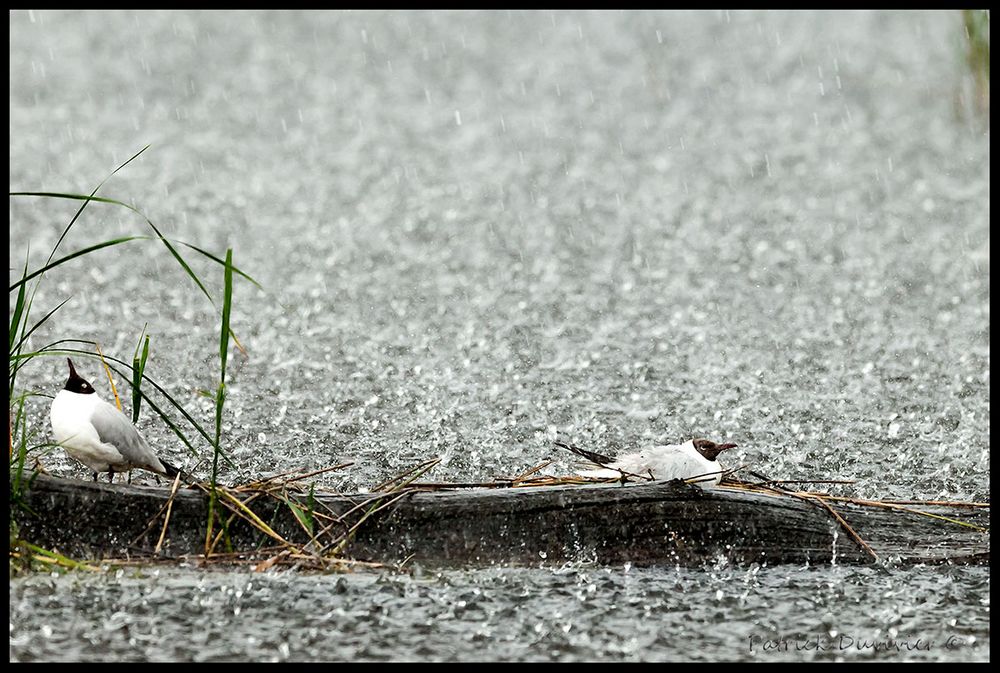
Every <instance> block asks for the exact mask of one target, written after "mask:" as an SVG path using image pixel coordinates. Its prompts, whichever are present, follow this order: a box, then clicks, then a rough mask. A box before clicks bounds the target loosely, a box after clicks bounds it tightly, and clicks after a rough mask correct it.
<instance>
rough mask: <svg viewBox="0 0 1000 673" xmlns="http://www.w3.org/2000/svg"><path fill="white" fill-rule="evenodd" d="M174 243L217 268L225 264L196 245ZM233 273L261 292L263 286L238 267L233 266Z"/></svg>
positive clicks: (182, 242)
mask: <svg viewBox="0 0 1000 673" xmlns="http://www.w3.org/2000/svg"><path fill="white" fill-rule="evenodd" d="M174 242H175V243H177V244H178V245H183V246H185V247H187V248H191V249H192V250H194V251H195V252H197V253H199V254H201V255H204V256H205V257H208V258H209V259H210V260H212V261H213V262H215V263H217V264H218V265H219V266H223V265H225V263H226V261H225V260H224V259H222V258H221V257H216V256H215V255H213V254H212V253H210V252H208V251H207V250H202V249H201V248H199V247H198V246H197V245H192V244H191V243H185V242H184V241H174ZM233 273H235V274H236V275H238V276H243V277H244V278H245V279H247V280H248V281H250V282H251V283H253V284H254V285H256V286H257V287H258V288H259V289H261V290H263V289H264V286H262V285H261V284H260V283H258V282H257V281H256V280H254V279H253V277H251V276H250V275H248V274H246V273H244V272H243V271H241V270H240V268H239V267H236V266H234V267H233Z"/></svg>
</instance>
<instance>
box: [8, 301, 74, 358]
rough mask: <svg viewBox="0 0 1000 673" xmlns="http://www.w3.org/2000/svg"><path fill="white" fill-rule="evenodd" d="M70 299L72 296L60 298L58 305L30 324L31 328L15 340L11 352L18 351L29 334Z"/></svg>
mask: <svg viewBox="0 0 1000 673" xmlns="http://www.w3.org/2000/svg"><path fill="white" fill-rule="evenodd" d="M70 299H72V297H67V298H66V299H63V300H62V301H61V302H59V304H58V305H56V307H55V308H54V309H52V310H51V311H49V312H48V313H46V314H45V316H44V317H43V318H42V319H41V320H39V321H38V322H36V323H35V324H34V325H32V326H31V329H29V330H28V331H27V332H25V333H24V334H23V335H21V338H20V339H19V340H18V342H17V347H16V348H14V349H13V350H12V351H11V353H16V352H19V351H20V350H21V348H22V347H24V342H25V341H27V340H28V337H30V336H31V335H32V333H33V332H34V331H35V330H36V329H38V328H39V327H41V326H42V325H43V324H45V321H46V320H48V319H49V318H51V317H52V316H53V315H55V312H56V311H58V310H59V309H61V308H62V307H63V306H65V305H66V302H68V301H69V300H70Z"/></svg>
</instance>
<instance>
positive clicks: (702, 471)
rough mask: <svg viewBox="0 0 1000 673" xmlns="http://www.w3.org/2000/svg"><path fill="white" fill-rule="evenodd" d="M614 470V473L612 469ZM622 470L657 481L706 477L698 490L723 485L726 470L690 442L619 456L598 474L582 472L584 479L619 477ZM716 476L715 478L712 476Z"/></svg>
mask: <svg viewBox="0 0 1000 673" xmlns="http://www.w3.org/2000/svg"><path fill="white" fill-rule="evenodd" d="M612 468H614V469H612ZM619 470H622V471H624V472H628V473H629V474H636V475H642V476H647V475H648V474H649V473H650V472H652V474H653V478H654V479H657V480H666V481H669V480H671V479H690V478H691V477H703V479H704V481H702V480H699V481H698V482H696V483H697V484H698V485H699V486H714V485H715V484H718V483H719V482H720V481H722V471H723V467H722V465H721V464H719V461H717V460H709V459H707V458H705V456H703V455H701V454H700V453H699V452H698V449H696V448H694V443H693V442H691V441H687V442H684V443H683V444H668V445H661V446H649V447H646V448H645V449H641V450H639V451H636V452H635V453H626V454H624V455H622V456H619V457H618V459H617V460H615V461H614V462H613V463H608V465H607V467H605V468H602V469H599V470H581V471H579V472H578V474H580V475H582V476H585V477H620V476H621V472H619ZM713 473H714V476H710V475H712V474H713Z"/></svg>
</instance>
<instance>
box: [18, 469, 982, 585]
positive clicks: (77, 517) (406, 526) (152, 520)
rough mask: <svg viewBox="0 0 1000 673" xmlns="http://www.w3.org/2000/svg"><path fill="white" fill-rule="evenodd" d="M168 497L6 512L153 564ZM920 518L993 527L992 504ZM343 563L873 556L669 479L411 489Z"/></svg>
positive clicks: (911, 535) (289, 528) (868, 512)
mask: <svg viewBox="0 0 1000 673" xmlns="http://www.w3.org/2000/svg"><path fill="white" fill-rule="evenodd" d="M12 483H13V480H12ZM397 495H398V494H397ZM169 496H170V489H169V487H152V486H126V485H124V484H105V483H93V482H88V481H79V480H71V479H63V478H58V477H52V476H48V475H44V474H39V475H35V476H34V478H33V480H32V481H31V482H30V486H29V487H28V488H26V489H24V491H23V492H22V493H21V494H19V496H18V497H17V498H16V499H15V497H14V493H13V492H12V493H11V515H12V520H13V521H15V522H16V523H17V525H18V531H19V535H20V537H21V538H22V539H24V540H28V541H30V542H32V543H34V544H37V545H40V546H42V547H45V548H47V549H52V550H55V551H58V552H59V553H61V554H65V555H67V556H70V557H73V558H79V559H108V558H119V559H120V558H142V557H143V556H152V554H153V550H154V549H155V547H156V545H157V541H158V539H159V537H160V534H161V531H162V525H163V513H162V510H163V509H164V505H165V504H166V502H167V500H168V498H169ZM371 497H372V495H371V494H364V495H321V494H319V493H317V494H316V495H315V498H316V501H317V503H320V504H319V505H317V509H318V510H320V511H329V512H335V513H338V514H344V513H347V512H349V511H351V510H352V509H355V510H356V509H357V507H356V506H357V504H358V503H361V502H364V501H365V500H368V499H370V498H371ZM388 497H389V498H391V497H395V496H393V495H392V494H390V495H389V496H388ZM302 500H303V497H302V496H299V501H300V502H302ZM834 504H835V506H836V509H837V512H838V513H839V514H840V515H841V516H842V517H843V518H844V519H845V520H846V521H847V522H848V523H849V524H850V526H851V527H852V528H854V530H856V531H857V533H858V534H859V535H860V537H861V538H862V539H864V540H865V541H866V542H867V543H868V544H869V545H871V547H872V549H873V550H874V551H875V553H876V554H877V555H878V557H879V559H880V560H886V561H890V562H894V561H895V562H902V563H953V564H977V565H978V564H983V565H986V564H988V563H989V533H988V532H983V531H980V530H976V529H974V528H969V527H966V526H961V525H958V524H956V523H953V522H948V521H943V520H940V519H934V518H930V517H926V516H920V515H916V514H911V513H907V512H900V511H892V510H888V509H880V508H872V507H862V506H858V505H852V504H844V503H834ZM250 507H252V508H253V509H254V511H255V513H256V514H257V515H258V516H259V517H260V518H261V519H262V520H263V521H265V522H267V523H268V525H270V526H271V528H272V529H273V530H274V531H276V532H277V533H278V534H280V535H281V536H283V537H284V538H285V539H287V540H289V541H290V542H295V543H299V544H304V543H307V542H308V541H309V535H308V534H307V533H306V532H305V528H304V527H303V526H302V525H301V524H300V523H299V522H298V521H297V520H296V519H295V516H294V514H293V513H292V511H291V510H290V508H288V507H287V506H285V505H283V504H282V503H281V502H279V501H278V500H276V499H274V498H258V499H257V500H254V501H253V502H251V503H250ZM921 509H922V510H924V511H928V512H932V513H936V514H940V515H943V516H947V517H949V518H952V519H957V520H960V521H964V522H967V523H971V524H974V525H976V526H981V527H988V526H989V511H988V509H978V510H977V509H962V508H950V507H948V508H942V507H934V508H932V507H922V508H921ZM207 512H208V497H207V496H206V494H205V493H204V492H203V491H201V490H197V489H192V488H187V487H185V488H182V489H180V490H179V491H178V492H177V494H176V496H175V498H174V502H173V506H172V508H171V516H170V522H169V526H168V529H167V532H166V535H165V541H164V544H163V547H162V550H161V555H163V556H166V557H182V556H193V555H198V554H201V553H202V552H203V551H204V544H205V524H206V517H207ZM229 533H230V542H231V544H232V545H233V548H234V549H235V550H237V551H245V552H247V553H253V552H254V551H255V550H256V549H259V548H261V547H264V546H271V545H273V544H274V540H273V539H271V538H268V537H267V536H265V535H264V534H263V533H261V532H260V531H259V530H256V529H254V528H252V527H251V526H249V525H247V524H244V523H238V524H237V525H234V526H231V527H230V530H229ZM342 555H343V556H345V557H348V558H353V559H357V560H364V561H373V562H379V563H387V564H392V563H398V562H401V561H403V560H404V559H411V560H410V563H417V564H420V565H422V566H425V567H447V566H478V567H482V566H490V565H516V566H536V567H537V566H539V565H551V564H557V563H563V562H594V563H598V564H606V565H611V564H623V563H631V564H633V565H637V566H649V565H680V566H696V565H702V564H705V563H714V562H717V561H719V560H720V559H725V560H727V561H728V562H731V563H736V564H750V563H768V564H778V563H795V564H803V563H812V564H828V563H831V562H836V563H870V562H872V560H873V559H872V557H871V555H870V554H869V553H868V552H867V551H865V550H863V549H862V548H861V547H860V545H859V544H858V543H857V542H856V541H855V540H853V539H852V538H851V536H850V535H848V534H847V533H846V531H845V530H844V529H843V527H842V526H841V525H840V524H839V523H838V522H837V521H836V520H835V518H834V517H833V516H831V514H830V512H828V511H825V510H824V509H823V508H822V507H817V506H815V505H814V504H812V503H809V502H804V501H802V500H798V499H795V498H791V497H784V496H778V495H767V494H759V493H750V492H746V491H739V490H727V489H725V488H713V489H701V488H699V487H696V486H687V485H684V484H678V483H670V482H650V483H643V484H629V485H625V486H620V485H614V486H604V485H600V486H589V485H588V486H547V487H530V488H516V489H483V490H474V491H429V492H413V493H409V494H406V495H404V496H402V497H401V498H400V499H399V500H398V501H397V502H395V503H393V504H392V505H391V506H388V507H386V508H385V509H383V510H381V511H380V512H378V513H377V514H375V515H374V516H371V517H370V518H368V519H367V520H365V521H364V522H363V523H362V524H361V526H360V527H359V528H358V530H357V531H356V532H355V534H354V536H353V537H352V538H351V540H350V543H349V544H348V545H347V547H346V548H345V549H344V550H343V551H342Z"/></svg>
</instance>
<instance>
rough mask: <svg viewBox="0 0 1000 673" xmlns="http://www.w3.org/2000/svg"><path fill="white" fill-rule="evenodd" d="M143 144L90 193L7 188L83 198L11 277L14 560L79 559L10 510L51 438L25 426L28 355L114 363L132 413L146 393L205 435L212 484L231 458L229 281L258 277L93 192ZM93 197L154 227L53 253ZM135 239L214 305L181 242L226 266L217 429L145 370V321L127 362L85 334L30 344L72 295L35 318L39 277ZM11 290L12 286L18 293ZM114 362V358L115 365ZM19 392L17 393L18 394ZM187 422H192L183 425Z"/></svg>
mask: <svg viewBox="0 0 1000 673" xmlns="http://www.w3.org/2000/svg"><path fill="white" fill-rule="evenodd" d="M146 149H148V146H147V147H144V148H142V149H141V150H140V151H139V152H137V153H136V154H134V155H133V156H132V157H130V158H129V159H128V160H127V161H125V162H124V163H122V164H121V165H120V166H118V168H116V169H115V170H114V171H112V172H111V174H110V175H109V176H108V177H107V178H105V179H104V180H103V181H101V183H100V184H99V185H97V187H96V188H95V189H94V191H92V192H91V193H90V194H89V195H82V194H71V193H63V192H27V191H21V192H11V193H10V196H11V197H12V198H45V199H63V200H73V201H81V202H82V203H81V204H80V207H79V208H78V209H77V211H76V213H75V214H74V215H73V217H72V219H70V221H69V223H68V224H67V225H66V227H65V229H63V231H62V233H61V235H60V236H59V238H58V240H57V241H56V244H55V245H54V246H53V248H52V250H51V251H50V252H49V255H48V258H47V259H46V261H45V263H44V264H43V265H42V266H41V267H39V268H37V269H34V270H29V268H28V264H29V262H28V259H27V254H26V255H25V265H24V269H23V271H22V273H21V276H20V279H19V280H18V281H17V282H15V283H13V284H11V285H10V293H11V294H12V295H14V296H13V297H12V304H13V311H12V313H11V317H10V324H9V328H8V342H9V351H8V355H9V369H8V400H9V418H10V426H9V432H10V435H9V446H10V449H9V458H10V469H11V476H10V478H11V506H12V514H11V547H10V549H11V562H12V563H14V561H15V559H20V561H21V562H22V563H23V564H24V565H25V566H27V565H29V564H30V563H32V562H33V561H39V560H41V561H42V562H44V563H56V565H60V566H62V567H76V566H77V565H78V564H75V565H74V564H73V563H66V562H65V561H68V560H66V559H62V557H60V556H59V555H58V554H53V553H50V552H46V551H45V550H39V549H37V548H32V546H31V545H30V544H29V543H27V542H25V541H23V540H20V539H19V536H18V534H17V528H16V526H15V524H14V519H13V510H14V508H15V507H16V506H22V505H23V503H21V494H22V489H23V488H24V487H25V486H26V485H28V484H29V483H30V480H31V476H30V475H28V474H27V472H26V468H27V466H28V461H29V456H33V457H36V458H37V454H38V453H39V451H40V450H42V449H50V448H52V445H51V444H49V443H46V442H37V441H36V439H35V437H34V434H33V433H32V432H30V431H29V427H28V422H27V413H26V408H25V407H26V403H27V402H28V400H30V399H31V398H32V397H36V396H41V397H47V396H43V395H41V393H38V392H34V391H21V392H17V390H16V388H17V377H18V374H19V373H20V372H21V370H23V369H24V368H25V367H26V366H28V365H29V364H31V362H32V361H33V360H34V359H35V358H38V357H47V356H61V357H64V356H67V355H72V356H76V357H80V358H94V359H100V360H102V361H103V362H104V364H105V365H106V366H107V367H108V369H109V370H111V371H113V372H114V373H115V374H117V375H118V376H119V377H121V378H122V379H124V380H126V381H128V382H129V383H130V385H131V387H132V420H133V422H135V421H137V420H138V418H139V412H140V409H141V405H142V402H143V401H145V402H146V404H147V405H148V407H149V408H150V409H152V411H153V412H154V413H155V414H157V415H158V416H159V417H160V418H161V419H162V420H163V422H164V423H166V425H167V426H168V427H169V428H170V429H171V430H172V431H173V432H174V433H175V434H176V435H177V436H178V437H179V438H180V440H181V441H182V442H183V443H184V445H185V446H186V447H187V448H188V449H189V450H190V451H191V452H192V453H193V454H195V455H198V454H199V451H198V449H197V448H196V444H197V443H198V442H199V440H198V438H197V437H194V438H192V437H191V436H189V433H190V432H191V430H192V429H193V430H194V432H195V433H196V434H197V435H200V437H201V441H204V442H205V443H207V444H208V445H209V446H211V447H212V454H213V458H212V485H213V488H214V485H215V483H216V480H217V477H218V469H219V460H220V458H221V459H223V460H226V461H227V462H229V459H228V457H227V456H226V455H225V452H224V451H223V448H222V441H221V439H222V411H223V404H224V401H225V375H226V360H227V351H228V347H229V339H230V337H232V339H233V341H234V343H235V344H236V345H237V347H240V344H239V341H238V340H237V339H236V337H235V335H234V334H233V333H232V328H231V326H230V317H231V315H232V286H233V274H236V275H239V276H241V277H243V278H244V279H246V280H248V281H250V282H252V283H253V284H254V285H256V286H258V287H260V285H259V284H258V283H257V282H256V281H255V280H254V279H253V278H251V277H250V276H249V275H247V274H246V273H244V272H243V271H241V270H240V269H238V268H237V267H235V266H233V260H232V257H233V254H232V249H230V250H228V252H227V254H226V259H225V260H222V259H220V258H219V257H217V256H215V255H213V254H211V253H209V252H207V251H205V250H203V249H201V248H199V247H198V246H196V245H192V244H190V243H185V242H183V241H172V240H170V239H168V238H166V237H165V236H164V235H163V233H162V232H161V231H160V229H159V228H158V227H157V226H156V225H155V224H154V223H153V222H152V220H150V218H149V217H147V216H146V215H145V214H144V213H142V212H141V211H140V210H139V209H137V208H135V207H134V206H131V205H128V204H126V203H124V202H122V201H119V200H117V199H113V198H106V197H101V196H97V192H98V191H99V190H100V189H101V188H102V187H103V186H104V184H105V183H106V182H107V181H108V179H110V178H111V177H112V176H114V175H115V174H116V173H118V171H120V170H122V169H123V168H124V167H125V166H127V165H128V164H129V163H131V162H132V161H133V160H135V159H136V158H137V157H138V156H139V155H141V154H142V153H143V152H145V151H146ZM91 203H99V204H106V205H111V206H115V207H120V208H125V209H127V210H129V211H131V212H133V213H135V214H137V215H138V216H139V217H141V218H142V220H143V221H144V222H145V224H146V225H147V226H148V227H149V229H151V230H152V235H136V236H126V237H120V238H115V239H111V240H107V241H102V242H100V243H96V244H92V245H88V246H85V247H83V248H81V249H79V250H77V251H75V252H72V253H70V254H67V255H64V256H62V257H59V258H57V257H56V254H57V253H58V252H59V249H60V247H61V246H62V244H63V242H64V241H65V240H66V239H67V237H68V235H69V233H70V231H71V230H74V226H75V225H76V224H77V222H78V221H80V217H81V216H82V215H83V213H84V211H85V210H86V209H87V207H88V206H89V205H90V204H91ZM133 241H158V242H159V243H160V244H162V246H163V248H164V249H166V251H167V253H168V254H169V255H170V256H171V257H172V258H173V259H174V260H175V261H176V262H177V264H178V265H180V267H181V268H182V269H183V270H184V272H185V274H186V275H187V276H188V278H190V279H191V280H192V281H193V282H194V284H195V286H196V287H197V288H198V290H200V291H201V293H202V294H204V295H205V297H206V298H208V300H209V302H210V303H211V305H212V306H213V307H215V306H216V303H215V299H214V298H213V297H212V295H211V294H210V293H209V291H208V289H207V288H206V286H205V283H204V282H203V281H202V279H201V278H200V277H199V276H198V274H197V273H196V272H195V271H194V269H193V268H192V266H191V264H190V263H189V262H188V261H187V259H185V257H184V256H183V255H182V254H181V252H180V250H181V249H183V248H186V249H189V250H193V251H195V252H196V253H198V254H199V255H201V256H202V257H205V258H207V259H208V260H210V261H211V262H214V263H216V264H219V265H220V266H223V267H224V269H225V296H224V299H223V305H222V309H221V316H222V342H221V363H220V377H219V386H218V391H217V394H216V400H215V401H216V408H215V432H214V435H212V434H209V432H208V431H206V430H205V428H204V427H202V425H201V424H200V423H199V422H198V421H197V420H196V419H195V418H194V416H193V415H192V414H191V413H190V412H189V411H187V410H186V409H185V408H184V407H183V406H182V405H181V404H180V403H179V402H178V401H177V400H176V399H175V398H174V397H173V396H171V395H170V394H169V393H168V392H167V391H166V390H165V389H164V388H163V387H162V386H160V385H159V384H157V383H156V382H155V381H154V380H152V379H151V378H149V377H148V376H147V375H146V373H145V372H146V364H147V361H148V358H149V349H150V337H149V335H148V334H146V329H145V327H144V328H143V330H142V333H141V335H140V337H139V342H138V343H137V345H136V349H135V352H134V354H133V356H132V362H131V363H126V362H125V361H123V360H120V359H118V358H116V357H113V356H108V355H105V356H103V357H102V356H101V355H100V353H99V352H95V351H97V350H98V348H97V344H96V343H94V342H92V341H86V340H81V339H72V338H64V339H58V340H56V341H53V342H51V343H48V344H45V345H44V346H42V347H40V348H34V349H29V339H30V337H31V336H32V335H33V334H34V333H35V332H36V331H37V330H38V329H39V328H40V327H41V326H42V325H44V324H45V323H46V322H47V321H48V320H49V319H50V318H51V317H52V316H53V315H54V314H55V313H56V312H57V311H58V310H59V309H60V308H61V307H62V306H64V305H65V304H66V303H67V302H68V301H69V298H67V299H64V300H63V301H61V302H59V303H58V304H57V305H56V306H55V307H54V308H52V309H50V310H49V311H48V312H47V313H45V314H44V315H43V316H42V318H41V319H39V320H37V321H35V322H34V323H32V313H33V309H34V308H35V307H34V298H35V296H36V293H37V291H38V288H39V286H40V285H41V283H42V282H43V281H44V278H45V275H46V274H47V273H48V272H49V271H51V270H52V269H55V268H56V267H59V266H61V265H63V264H66V263H69V262H71V261H73V260H75V259H78V258H80V257H85V256H87V255H92V254H96V253H98V252H99V251H101V250H103V249H105V248H111V247H116V246H119V245H124V244H126V243H131V242H133ZM15 293H16V294H15ZM116 365H117V366H116ZM144 382H145V383H146V384H148V385H147V389H148V388H150V387H151V388H152V389H153V390H154V391H155V392H156V393H157V394H158V395H159V396H160V397H161V398H162V399H165V400H166V402H167V403H168V405H169V406H170V407H172V408H171V409H169V410H168V409H165V408H164V407H163V406H160V405H159V404H157V403H156V402H155V401H154V400H153V399H151V397H150V396H149V395H148V394H147V392H146V389H144V388H143V383H144ZM15 393H16V394H15ZM176 414H179V415H180V416H181V418H182V419H183V421H180V420H175V418H174V415H176ZM185 424H186V426H190V427H188V428H187V429H186V431H185ZM209 529H211V521H210V522H209Z"/></svg>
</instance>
